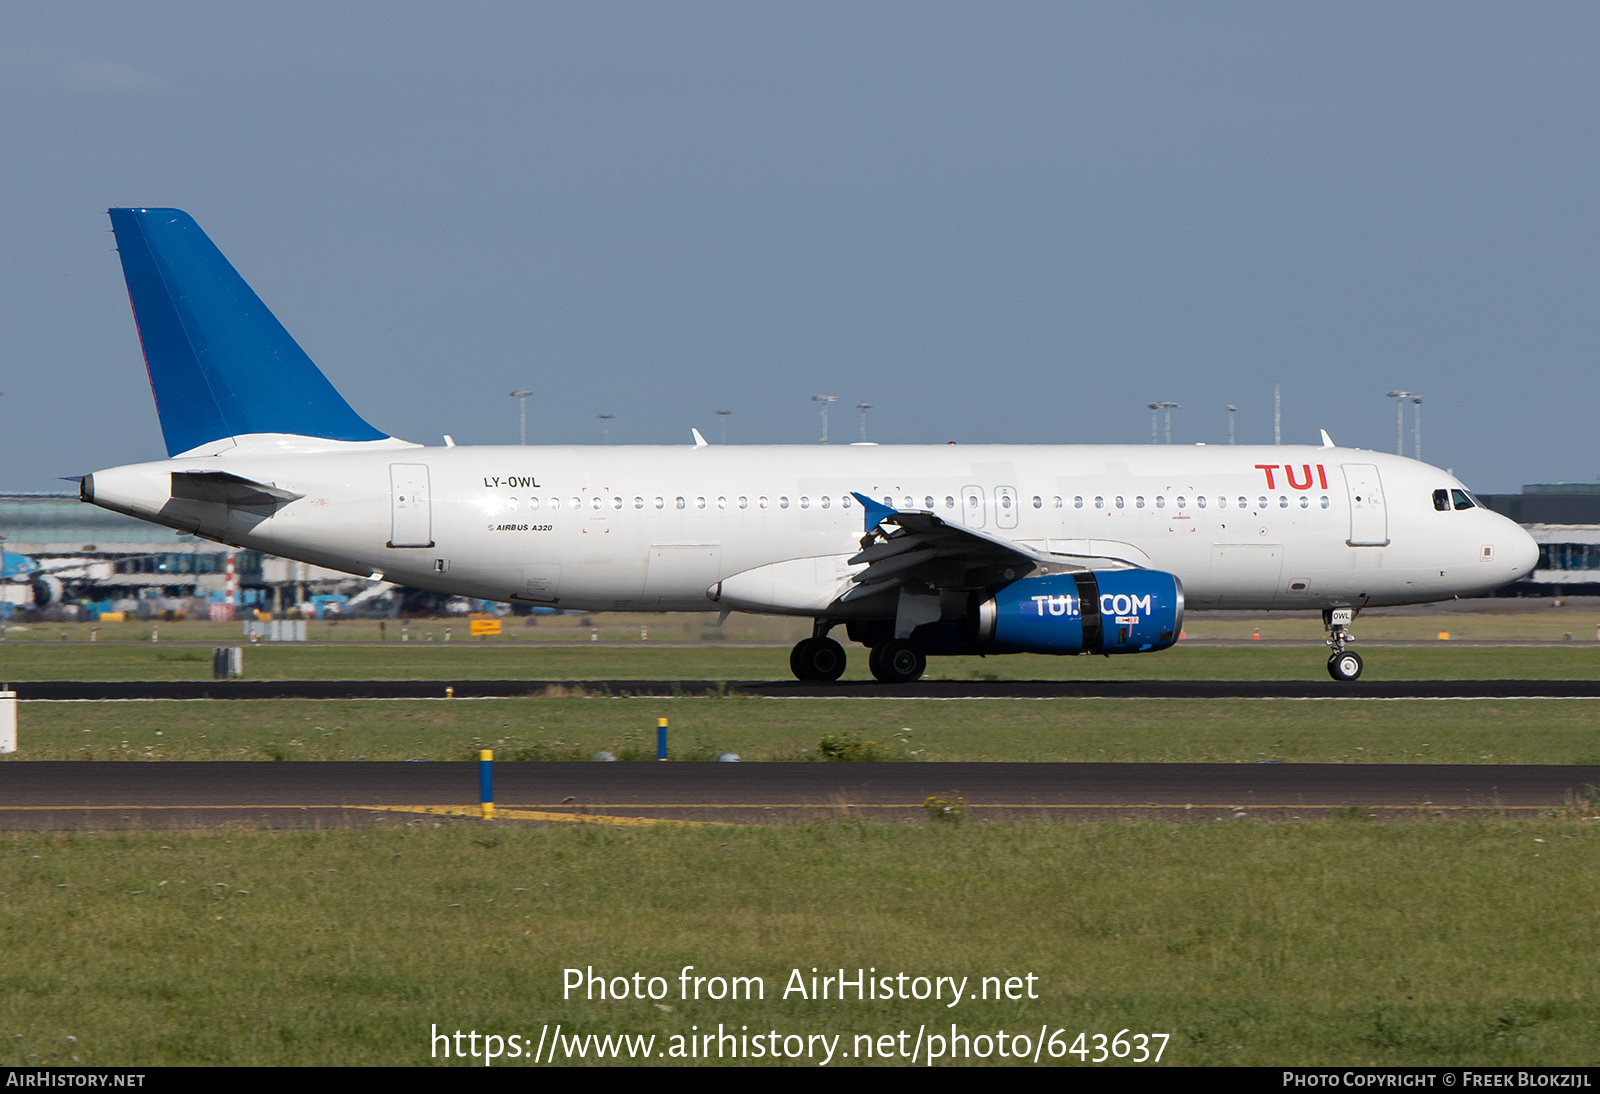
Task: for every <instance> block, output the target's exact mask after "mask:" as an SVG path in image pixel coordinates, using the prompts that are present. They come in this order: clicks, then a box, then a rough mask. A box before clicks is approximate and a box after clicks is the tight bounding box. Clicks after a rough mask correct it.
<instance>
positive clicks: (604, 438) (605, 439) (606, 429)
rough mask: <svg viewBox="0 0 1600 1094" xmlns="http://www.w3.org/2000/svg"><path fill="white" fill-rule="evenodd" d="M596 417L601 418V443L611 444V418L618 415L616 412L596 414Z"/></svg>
mask: <svg viewBox="0 0 1600 1094" xmlns="http://www.w3.org/2000/svg"><path fill="white" fill-rule="evenodd" d="M595 417H596V418H599V419H600V443H601V444H610V443H611V419H612V418H615V417H616V415H615V414H596V415H595Z"/></svg>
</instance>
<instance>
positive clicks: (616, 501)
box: [611, 494, 622, 509]
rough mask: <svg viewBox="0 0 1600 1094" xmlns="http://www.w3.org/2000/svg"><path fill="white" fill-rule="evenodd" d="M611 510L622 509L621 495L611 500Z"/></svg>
mask: <svg viewBox="0 0 1600 1094" xmlns="http://www.w3.org/2000/svg"><path fill="white" fill-rule="evenodd" d="M611 508H613V509H621V508H622V495H621V494H618V495H617V496H616V497H614V498H612V499H611Z"/></svg>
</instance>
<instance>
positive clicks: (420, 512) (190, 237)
mask: <svg viewBox="0 0 1600 1094" xmlns="http://www.w3.org/2000/svg"><path fill="white" fill-rule="evenodd" d="M111 223H112V227H113V229H114V231H115V233H116V239H117V248H118V251H119V253H120V255H121V259H122V268H123V274H124V276H125V277H126V279H127V283H128V294H129V297H130V299H131V301H132V304H133V313H134V320H135V323H136V324H137V326H138V330H139V338H140V342H141V344H142V346H143V349H144V357H145V364H146V366H147V368H148V371H149V374H150V385H151V388H152V389H153V391H154V394H155V400H156V409H157V412H158V414H159V416H160V419H161V430H162V433H163V435H164V436H165V439H166V447H167V454H168V457H169V458H168V459H165V460H158V461H155V462H152V463H140V464H132V465H129V466H126V467H117V468H113V469H111V470H108V471H97V472H95V473H94V474H93V475H90V476H86V477H85V478H84V479H83V482H82V497H83V499H84V500H85V501H89V502H93V503H94V504H96V505H99V506H103V507H104V508H107V509H113V510H116V511H117V512H121V513H127V514H130V515H132V516H135V517H140V518H143V519H145V520H150V521H155V522H157V523H159V524H164V525H166V526H168V527H171V528H175V529H178V530H179V531H182V532H192V533H194V534H195V535H198V536H202V537H205V538H207V539H212V540H216V541H218V542H220V543H227V544H232V545H234V546H237V547H245V548H251V549H254V550H259V551H266V552H270V553H272V554H276V555H281V556H284V557H287V558H292V559H298V560H301V561H305V562H310V563H314V564H316V565H319V566H326V567H330V568H332V569H336V570H343V571H346V572H348V573H352V574H357V575H360V576H363V577H368V576H370V577H372V578H379V579H383V580H387V581H391V582H395V583H398V584H402V585H410V586H415V587H417V588H423V589H433V590H437V591H439V592H446V593H453V594H458V595H462V596H471V597H479V598H482V599H485V600H496V601H508V602H512V603H523V604H539V605H552V606H558V607H562V608H581V609H584V610H588V611H604V610H611V609H630V610H646V611H706V610H708V609H709V610H722V611H725V612H727V611H742V612H765V613H774V614H782V615H797V616H808V617H810V618H811V619H812V620H813V621H814V626H813V632H812V636H811V637H810V638H807V639H806V640H804V641H802V642H800V643H799V644H798V645H796V646H795V647H794V651H793V653H792V654H791V656H790V664H791V667H792V668H793V670H794V674H795V675H796V676H797V677H799V678H801V679H806V680H833V679H837V678H838V677H839V675H840V674H841V673H842V672H843V671H844V668H845V652H844V648H843V647H842V646H841V645H840V644H839V643H838V642H837V641H835V640H834V639H832V638H830V637H829V631H830V630H832V629H833V628H834V627H836V626H839V625H841V624H842V625H843V626H844V627H845V629H846V632H847V634H848V635H849V637H850V638H851V639H852V640H854V641H856V642H859V643H861V644H863V645H865V646H867V647H868V648H869V649H870V650H871V656H870V658H869V664H870V666H871V669H872V673H873V675H874V676H876V677H877V678H878V679H879V680H883V681H886V682H906V681H911V680H916V679H918V678H919V677H921V676H922V675H923V672H924V670H925V668H926V659H927V657H928V656H929V655H942V654H977V653H1015V652H1034V653H1055V654H1077V653H1091V654H1093V653H1101V654H1113V653H1141V652H1148V651H1152V650H1161V649H1166V648H1167V647H1169V646H1171V645H1172V644H1173V642H1174V641H1176V639H1177V637H1178V635H1179V634H1180V632H1181V631H1182V628H1183V613H1184V608H1185V606H1188V607H1191V608H1248V609H1320V610H1321V612H1322V616H1323V622H1324V625H1325V627H1326V628H1327V630H1328V632H1329V635H1330V637H1329V639H1328V644H1329V646H1331V647H1332V651H1333V652H1332V656H1331V657H1329V659H1328V671H1329V673H1330V674H1331V675H1332V676H1333V677H1334V678H1335V679H1337V680H1354V679H1355V678H1356V677H1358V676H1360V675H1361V668H1362V664H1361V658H1360V657H1359V656H1358V655H1357V654H1355V653H1354V652H1352V651H1350V650H1348V649H1347V648H1346V644H1347V642H1348V641H1349V639H1350V635H1349V625H1350V623H1351V621H1352V620H1353V618H1354V617H1355V614H1356V613H1357V612H1358V611H1360V610H1361V609H1362V608H1365V607H1368V606H1371V605H1389V604H1410V603H1419V602H1425V601H1434V600H1445V599H1449V598H1451V597H1455V596H1468V595H1473V594H1479V593H1484V592H1488V591H1490V590H1492V589H1495V588H1498V587H1499V586H1501V585H1504V584H1506V583H1508V582H1511V581H1515V580H1517V579H1518V578H1521V577H1523V576H1525V575H1527V574H1528V573H1529V572H1530V571H1531V570H1532V569H1533V566H1534V563H1535V561H1536V559H1537V557H1538V548H1537V546H1536V545H1535V544H1534V541H1533V540H1532V538H1530V537H1529V536H1528V535H1527V533H1525V532H1524V531H1523V530H1522V529H1520V528H1519V527H1517V525H1515V524H1513V523H1512V522H1511V521H1509V520H1507V519H1505V518H1504V517H1502V516H1499V515H1498V514H1496V513H1493V512H1491V511H1490V510H1488V509H1485V508H1484V507H1483V506H1482V505H1481V504H1480V503H1479V502H1477V501H1476V500H1475V499H1474V498H1473V496H1472V495H1471V494H1470V493H1469V492H1468V491H1467V490H1466V488H1465V487H1463V486H1462V484H1461V483H1460V482H1458V481H1456V480H1455V479H1454V478H1453V477H1452V476H1450V475H1449V474H1447V473H1446V472H1444V471H1441V470H1439V469H1438V468H1436V467H1430V466H1428V465H1426V464H1423V463H1419V462H1417V461H1414V460H1407V459H1403V458H1401V457H1398V456H1388V455H1382V454H1379V453H1376V452H1367V451H1363V450H1359V449H1343V448H1336V447H1334V446H1333V443H1332V442H1331V441H1330V440H1328V438H1327V434H1326V433H1324V434H1323V442H1324V443H1323V444H1322V446H1321V447H1298V446H1284V447H1244V446H1239V447H1234V446H1226V447H1222V446H1217V447H1206V446H1195V447H1183V448H1173V447H1168V446H1162V447H1157V446H1142V445H1141V446H1131V445H1116V446H1111V445H1068V446H1045V445H971V446H969V445H955V444H950V445H933V446H899V445H897V446H876V445H848V446H836V447H823V446H814V445H806V446H798V445H796V446H782V445H773V446H765V445H763V446H757V447H727V446H720V445H717V446H713V445H708V444H706V443H705V441H704V440H703V439H702V438H701V437H700V435H699V433H698V432H694V433H693V437H694V443H693V444H692V445H684V446H683V447H621V446H618V447H609V446H602V447H592V446H590V447H522V446H506V447H457V446H455V445H454V444H453V443H448V442H449V438H448V437H447V438H446V441H447V444H446V446H445V447H443V448H433V447H424V446H423V445H420V444H414V443H412V442H409V441H403V440H400V439H398V438H396V437H391V436H389V435H387V434H385V433H384V432H382V431H381V430H379V429H375V428H374V427H372V426H371V425H369V424H368V423H367V422H366V421H365V420H364V419H363V418H361V416H360V415H358V414H357V413H356V412H355V411H354V410H353V409H351V407H350V405H349V404H348V403H347V402H345V400H344V399H343V398H341V397H340V395H339V393H338V392H337V391H335V390H334V388H333V385H332V384H330V383H329V382H328V380H327V378H326V377H324V376H323V374H322V372H321V371H320V370H318V368H317V367H316V365H314V364H313V363H312V362H311V360H310V358H308V357H307V356H306V354H305V352H304V351H303V350H301V348H300V347H299V345H297V344H296V343H295V341H294V339H293V338H291V337H290V336H289V334H288V332H287V331H285V330H284V328H283V327H282V326H281V325H280V324H279V323H278V321H277V319H275V318H274V317H273V315H272V313H271V312H270V311H268V310H267V308H266V306H265V305H264V304H262V302H261V300H260V299H259V298H258V297H257V296H256V294H255V293H254V292H252V291H251V289H250V287H249V286H248V285H246V284H245V282H244V280H243V279H242V278H240V276H239V275H238V273H237V272H236V271H235V270H234V268H233V267H232V266H231V265H230V264H229V263H228V260H227V259H226V258H224V257H223V256H222V254H221V252H220V251H218V250H217V248H216V247H215V246H214V245H213V244H212V242H211V240H210V239H208V238H207V237H206V235H205V233H204V232H202V231H201V230H200V228H199V226H198V225H197V224H196V223H195V222H194V220H193V219H191V218H190V217H189V216H188V215H187V214H186V213H183V212H180V211H179V210H176V209H113V210H111Z"/></svg>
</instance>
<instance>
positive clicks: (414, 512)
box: [389, 463, 433, 547]
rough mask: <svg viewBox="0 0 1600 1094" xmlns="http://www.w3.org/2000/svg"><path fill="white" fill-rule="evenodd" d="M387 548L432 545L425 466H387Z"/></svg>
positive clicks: (411, 464)
mask: <svg viewBox="0 0 1600 1094" xmlns="http://www.w3.org/2000/svg"><path fill="white" fill-rule="evenodd" d="M389 500H390V506H389V512H390V526H389V546H390V547H432V546H433V502H432V500H431V499H430V498H429V496H428V465H427V464H425V463H391V464H390V465H389Z"/></svg>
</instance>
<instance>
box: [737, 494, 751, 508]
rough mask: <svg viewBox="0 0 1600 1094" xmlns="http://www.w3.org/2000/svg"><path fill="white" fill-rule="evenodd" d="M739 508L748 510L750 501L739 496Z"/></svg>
mask: <svg viewBox="0 0 1600 1094" xmlns="http://www.w3.org/2000/svg"><path fill="white" fill-rule="evenodd" d="M739 508H740V509H748V508H750V499H749V498H747V497H743V496H741V497H740V498H739Z"/></svg>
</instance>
